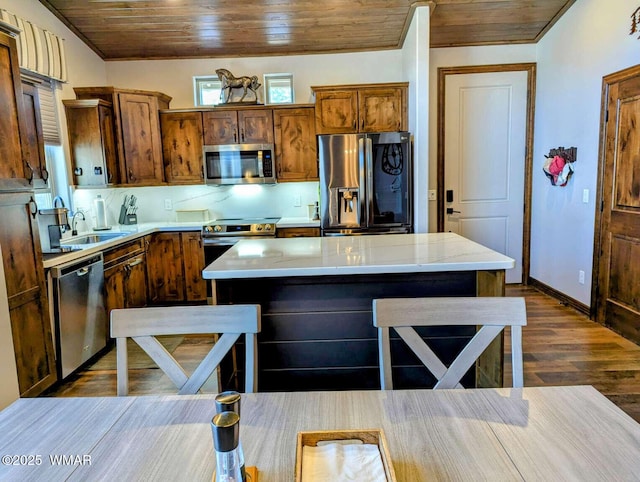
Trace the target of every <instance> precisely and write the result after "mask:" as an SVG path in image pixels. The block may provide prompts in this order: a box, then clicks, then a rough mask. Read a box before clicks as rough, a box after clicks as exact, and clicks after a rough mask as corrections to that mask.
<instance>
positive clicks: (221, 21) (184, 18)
mask: <svg viewBox="0 0 640 482" xmlns="http://www.w3.org/2000/svg"><path fill="white" fill-rule="evenodd" d="M40 2H41V3H42V4H44V5H45V6H46V7H47V8H48V9H49V10H51V11H52V12H53V13H54V14H55V15H56V16H57V17H58V18H59V19H61V20H62V21H63V22H64V23H65V24H66V25H67V26H68V27H69V28H70V29H71V30H72V31H73V32H75V33H76V34H77V35H78V36H79V37H80V38H81V39H83V40H84V41H85V43H86V44H87V45H89V47H91V48H92V49H93V50H94V51H95V52H96V53H97V54H98V55H100V57H102V58H103V59H105V60H132V59H166V58H198V57H246V56H265V55H292V54H313V53H331V52H357V51H366V50H385V49H397V48H400V47H402V44H403V42H404V37H405V35H406V31H407V28H408V26H409V24H410V22H411V18H412V15H413V11H414V10H415V7H417V6H419V5H429V6H431V8H432V15H431V47H453V46H468V45H495V44H509V43H532V42H537V41H538V40H539V39H540V38H541V37H542V35H544V33H545V32H546V31H547V30H548V29H549V28H550V27H551V26H552V25H553V24H554V23H555V22H556V21H557V20H558V18H560V16H561V15H562V14H563V13H564V12H565V11H566V10H567V9H568V8H569V7H570V6H571V5H572V4H573V3H574V2H575V0H435V1H412V0H266V1H257V0H247V1H242V2H239V1H237V0H129V1H108V0H40Z"/></svg>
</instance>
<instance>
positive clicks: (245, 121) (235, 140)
mask: <svg viewBox="0 0 640 482" xmlns="http://www.w3.org/2000/svg"><path fill="white" fill-rule="evenodd" d="M202 123H203V129H204V144H205V145H219V144H272V143H273V113H272V111H271V109H255V108H246V109H236V110H229V109H226V108H219V110H218V109H217V110H215V111H205V112H203V113H202Z"/></svg>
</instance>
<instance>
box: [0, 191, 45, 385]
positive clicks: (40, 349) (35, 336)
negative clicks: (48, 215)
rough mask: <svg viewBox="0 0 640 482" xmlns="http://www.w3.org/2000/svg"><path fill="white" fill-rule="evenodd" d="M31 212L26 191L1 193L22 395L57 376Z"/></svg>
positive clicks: (0, 228) (1, 241)
mask: <svg viewBox="0 0 640 482" xmlns="http://www.w3.org/2000/svg"><path fill="white" fill-rule="evenodd" d="M36 211H37V206H36V204H35V202H34V201H33V198H32V197H31V194H30V193H21V194H14V193H10V194H0V219H2V222H1V223H0V245H1V246H2V254H3V263H4V273H5V279H6V286H7V297H8V300H9V316H10V318H11V331H12V335H13V346H14V350H15V355H16V365H17V369H18V384H19V387H20V396H22V397H35V396H37V395H39V394H40V393H42V392H43V391H44V390H45V389H47V388H49V387H50V386H51V385H53V383H55V381H56V380H57V374H56V367H55V363H54V351H53V338H52V336H51V322H50V320H49V304H48V302H47V292H46V288H45V280H44V268H43V267H42V254H41V249H40V237H39V234H38V224H37V222H36V219H35V213H36Z"/></svg>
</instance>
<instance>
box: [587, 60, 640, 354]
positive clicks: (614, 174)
mask: <svg viewBox="0 0 640 482" xmlns="http://www.w3.org/2000/svg"><path fill="white" fill-rule="evenodd" d="M603 95H604V99H603V104H602V105H603V106H604V109H606V111H605V112H604V117H603V118H604V119H605V120H606V121H605V122H604V126H603V135H602V136H601V142H602V147H601V155H602V156H603V159H602V160H601V173H600V193H601V194H600V195H599V197H600V206H601V213H600V222H599V227H600V232H599V233H596V242H598V240H599V246H596V250H595V255H596V260H597V271H598V276H597V284H596V285H595V287H594V288H595V289H594V291H595V293H596V296H595V300H596V320H597V321H598V322H600V323H602V324H604V325H607V326H610V327H611V328H612V329H614V330H615V331H617V332H619V333H621V334H622V335H624V336H625V337H627V338H629V339H631V340H633V341H634V342H636V343H640V65H639V66H636V67H633V68H631V69H627V70H625V71H622V72H619V73H617V74H612V75H611V76H607V77H605V79H604V94H603ZM598 234H599V236H598Z"/></svg>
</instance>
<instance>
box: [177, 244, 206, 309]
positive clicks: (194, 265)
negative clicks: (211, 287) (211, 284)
mask: <svg viewBox="0 0 640 482" xmlns="http://www.w3.org/2000/svg"><path fill="white" fill-rule="evenodd" d="M180 236H181V242H182V260H183V267H184V283H185V300H186V301H206V299H207V282H206V280H205V279H204V278H203V277H202V270H203V269H204V268H205V261H204V247H203V245H202V235H201V234H200V233H199V232H195V231H185V232H183V233H181V234H180Z"/></svg>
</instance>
